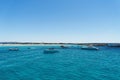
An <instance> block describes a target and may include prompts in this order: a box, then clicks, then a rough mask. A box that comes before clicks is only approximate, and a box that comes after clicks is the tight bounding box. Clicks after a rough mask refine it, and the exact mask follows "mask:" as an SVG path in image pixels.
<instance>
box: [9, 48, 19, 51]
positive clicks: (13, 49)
mask: <svg viewBox="0 0 120 80" xmlns="http://www.w3.org/2000/svg"><path fill="white" fill-rule="evenodd" d="M9 51H19V49H18V48H9Z"/></svg>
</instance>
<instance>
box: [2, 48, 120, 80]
mask: <svg viewBox="0 0 120 80" xmlns="http://www.w3.org/2000/svg"><path fill="white" fill-rule="evenodd" d="M10 47H11V46H9V47H0V80H120V48H107V47H100V49H101V50H99V51H88V50H80V49H58V50H59V51H60V52H59V53H55V54H43V50H44V49H46V48H48V47H50V46H34V47H35V49H28V47H29V46H18V47H19V49H20V51H17V52H16V51H8V49H9V48H10ZM54 47H56V48H59V47H57V46H54Z"/></svg>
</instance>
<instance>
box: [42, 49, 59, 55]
mask: <svg viewBox="0 0 120 80" xmlns="http://www.w3.org/2000/svg"><path fill="white" fill-rule="evenodd" d="M57 52H59V51H58V50H56V49H54V48H49V49H45V50H44V53H46V54H49V53H57Z"/></svg>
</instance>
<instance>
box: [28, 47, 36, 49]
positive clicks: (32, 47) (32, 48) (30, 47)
mask: <svg viewBox="0 0 120 80" xmlns="http://www.w3.org/2000/svg"><path fill="white" fill-rule="evenodd" d="M28 49H36V48H35V47H28Z"/></svg>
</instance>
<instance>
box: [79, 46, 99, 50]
mask: <svg viewBox="0 0 120 80" xmlns="http://www.w3.org/2000/svg"><path fill="white" fill-rule="evenodd" d="M81 49H83V50H99V48H97V47H95V46H92V45H90V46H82V47H81Z"/></svg>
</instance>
